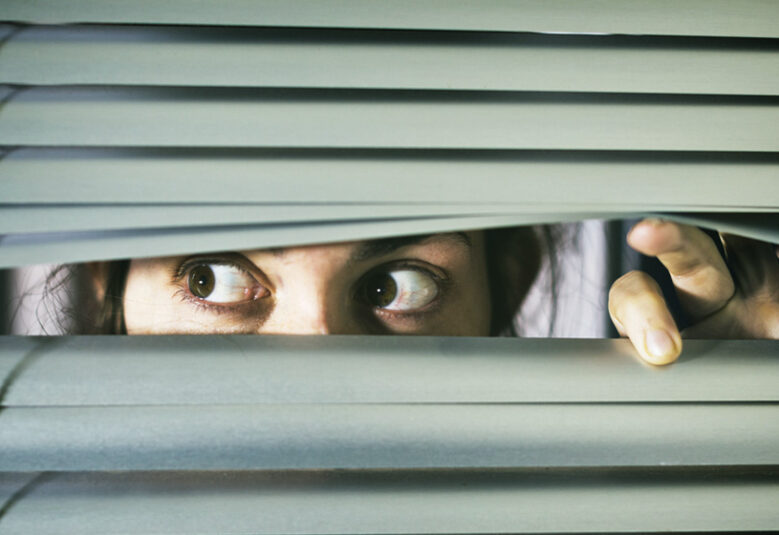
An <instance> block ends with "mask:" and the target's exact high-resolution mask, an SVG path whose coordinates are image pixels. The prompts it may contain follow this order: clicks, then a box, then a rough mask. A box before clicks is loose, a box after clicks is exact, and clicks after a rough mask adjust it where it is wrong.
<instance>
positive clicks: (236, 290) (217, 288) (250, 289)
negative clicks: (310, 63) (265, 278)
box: [187, 264, 261, 303]
mask: <svg viewBox="0 0 779 535" xmlns="http://www.w3.org/2000/svg"><path fill="white" fill-rule="evenodd" d="M187 285H188V288H189V291H190V293H191V294H192V295H193V296H195V297H197V298H198V299H202V300H204V301H208V302H211V303H238V302H242V301H248V300H251V299H254V298H256V297H257V296H258V290H260V289H261V286H260V285H259V283H258V282H257V281H256V280H255V279H254V277H252V276H251V275H249V274H248V273H247V272H246V271H244V270H243V269H241V268H239V267H238V266H234V265H232V264H198V265H196V266H194V267H192V268H190V270H189V274H188V276H187Z"/></svg>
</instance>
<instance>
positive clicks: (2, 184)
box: [0, 107, 779, 215]
mask: <svg viewBox="0 0 779 535" xmlns="http://www.w3.org/2000/svg"><path fill="white" fill-rule="evenodd" d="M777 111H779V107H778V108H777ZM0 117H1V115H0ZM8 128H10V127H8ZM9 135H12V134H11V133H10V132H9ZM735 135H739V134H736V133H734V136H735ZM771 137H777V136H770V137H768V138H767V139H766V141H768V142H771ZM777 141H779V137H777ZM119 150H121V149H119ZM126 151H127V152H124V153H122V152H119V153H112V152H111V151H110V150H101V149H91V148H81V149H50V148H41V149H17V150H14V151H11V152H9V154H8V155H6V157H5V158H4V159H2V160H0V202H2V203H3V204H16V203H20V204H21V203H27V204H39V203H54V204H63V203H77V204H80V205H81V204H92V203H116V204H135V203H137V204H140V205H144V204H150V203H173V204H182V203H250V202H253V203H295V204H301V203H334V204H338V203H357V204H363V203H369V204H384V203H400V204H407V205H409V204H419V203H430V204H446V203H453V204H455V203H462V204H468V205H476V204H480V203H489V204H492V205H493V206H495V207H496V209H498V210H500V209H502V208H501V205H502V206H504V207H511V205H512V203H513V204H514V206H519V205H520V204H524V205H527V209H528V210H533V211H552V210H554V209H556V207H557V206H560V205H566V204H568V205H570V206H571V207H572V208H577V207H578V210H579V211H587V210H590V211H592V210H597V209H602V210H607V208H608V205H613V206H614V207H617V211H623V212H625V211H631V210H635V209H639V210H640V209H642V208H643V209H644V210H662V209H669V210H676V211H679V210H682V211H684V210H693V209H696V208H701V209H706V208H707V207H708V208H710V209H711V210H713V209H715V208H714V207H716V209H723V210H727V209H729V208H730V207H732V208H734V209H737V207H741V208H742V209H747V208H751V209H761V208H769V209H770V208H776V207H779V159H777V158H776V157H775V156H774V155H766V154H750V153H747V154H744V153H741V154H721V153H695V154H689V153H682V152H670V153H669V152H659V153H653V152H616V153H608V152H582V151H570V152H568V151H548V152H533V151H516V152H514V151H511V152H509V151H506V152H504V151H422V150H416V151H393V150H380V151H367V152H366V153H363V152H361V151H348V150H337V151H317V150H289V151H280V152H277V153H274V152H267V151H262V150H260V151H254V150H252V149H247V150H245V151H241V150H239V151H231V150H230V149H224V151H222V150H217V149H202V150H185V151H184V152H182V153H177V152H176V151H174V150H173V149H165V150H161V151H153V150H149V149H126ZM671 193H672V194H671ZM531 205H538V206H537V207H533V206H531ZM545 206H546V207H545ZM650 206H651V208H650ZM431 215H432V214H431Z"/></svg>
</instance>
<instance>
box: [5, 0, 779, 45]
mask: <svg viewBox="0 0 779 535" xmlns="http://www.w3.org/2000/svg"><path fill="white" fill-rule="evenodd" d="M778 11H779V8H777V6H776V3H774V2H772V1H771V0H768V1H765V0H741V1H740V2H738V3H737V4H734V3H733V2H731V1H729V0H514V1H512V2H505V1H501V0H465V1H459V2H449V1H447V0H395V1H394V2H393V3H392V4H391V7H390V6H388V4H386V2H383V1H382V0H329V1H327V2H323V1H321V0H296V1H295V2H294V3H293V2H290V1H289V0H229V1H225V2H203V1H199V2H197V3H196V5H194V6H193V4H192V2H191V0H167V1H166V2H157V1H154V0H135V1H133V2H127V1H123V0H103V1H101V2H92V1H89V0H71V1H70V2H66V3H65V2H60V1H57V0H38V1H36V2H29V1H26V0H5V2H4V4H3V13H2V14H0V16H1V17H2V18H3V19H6V20H16V21H22V22H38V23H74V22H75V23H78V22H90V23H95V22H98V23H132V24H138V23H142V24H208V25H258V26H296V27H306V26H318V27H339V28H342V27H359V28H403V29H443V30H451V29H457V30H497V31H533V32H574V33H577V32H578V33H593V32H596V33H624V34H660V35H721V36H750V37H779V31H777V28H776V24H775V21H776V17H777V12H778ZM669 13H673V16H669V15H668V14H669Z"/></svg>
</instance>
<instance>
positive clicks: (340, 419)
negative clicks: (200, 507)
mask: <svg viewBox="0 0 779 535" xmlns="http://www.w3.org/2000/svg"><path fill="white" fill-rule="evenodd" d="M777 441H779V405H778V404H755V403H750V404H733V403H731V404H702V405H698V404H686V405H668V404H627V405H623V404H606V405H603V404H505V405H504V404H497V405H490V404H486V405H485V404H445V405H438V404H402V403H399V404H348V405H341V404H327V405H321V404H310V405H309V404H291V405H290V404H286V405H270V404H263V405H217V406H215V405H198V406H196V407H193V406H191V407H182V406H154V407H149V406H125V407H56V408H48V407H36V408H7V409H4V410H3V411H2V413H0V449H2V451H3V456H2V458H0V471H11V470H16V471H73V470H257V469H274V470H275V469H296V470H297V469H320V468H326V469H328V468H348V469H366V468H381V469H389V468H487V467H495V468H499V467H555V466H572V467H575V466H667V465H704V466H711V465H777V464H779V451H777V449H776V444H777Z"/></svg>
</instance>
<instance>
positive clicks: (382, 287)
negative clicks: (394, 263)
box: [360, 268, 439, 312]
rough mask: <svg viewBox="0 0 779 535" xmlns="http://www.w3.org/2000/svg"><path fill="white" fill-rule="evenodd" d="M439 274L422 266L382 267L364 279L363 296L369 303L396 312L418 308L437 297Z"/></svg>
mask: <svg viewBox="0 0 779 535" xmlns="http://www.w3.org/2000/svg"><path fill="white" fill-rule="evenodd" d="M436 279H437V277H436V276H435V275H433V274H432V273H429V272H427V271H426V270H423V269H416V268H414V269H411V268H396V269H387V270H379V271H376V272H374V273H372V274H370V275H369V276H368V277H367V278H366V279H365V281H364V282H363V283H362V285H361V288H360V293H361V297H362V299H363V300H364V301H365V302H366V303H367V304H368V305H370V306H372V307H374V308H378V309H382V310H388V311H394V312H415V311H418V310H420V309H422V308H424V307H426V306H427V305H429V304H431V303H432V302H433V301H435V299H436V297H438V293H439V282H438V281H437V280H436Z"/></svg>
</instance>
